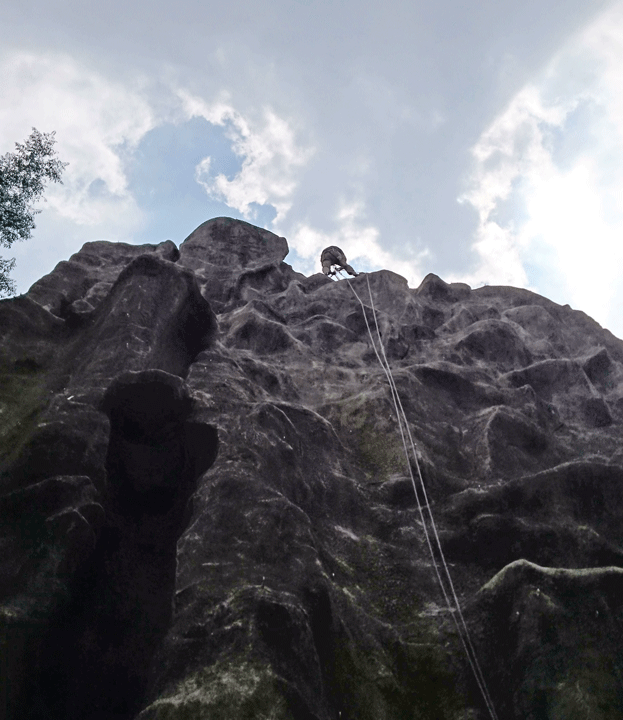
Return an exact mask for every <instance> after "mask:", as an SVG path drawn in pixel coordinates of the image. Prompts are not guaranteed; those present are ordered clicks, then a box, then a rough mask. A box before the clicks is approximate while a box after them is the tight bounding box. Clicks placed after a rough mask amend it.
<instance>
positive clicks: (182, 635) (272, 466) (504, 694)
mask: <svg viewBox="0 0 623 720" xmlns="http://www.w3.org/2000/svg"><path fill="white" fill-rule="evenodd" d="M287 252H288V246H287V242H286V240H285V238H280V237H277V236H276V235H274V234H272V233H270V232H268V231H266V230H262V229H260V228H256V227H253V226H252V225H249V224H248V223H244V222H241V221H237V220H232V219H229V218H216V219H214V220H210V221H208V222H206V223H204V224H203V225H201V226H200V227H199V228H197V230H195V232H193V233H192V234H191V235H190V236H189V238H187V239H186V240H185V241H184V242H183V243H182V244H181V245H180V247H179V250H178V248H177V247H176V246H175V245H174V244H173V243H172V242H171V241H167V242H164V243H160V244H158V245H143V246H130V245H126V244H123V243H104V242H97V243H87V244H86V245H85V246H84V248H83V249H82V250H81V251H80V252H78V253H76V254H75V255H74V256H72V258H70V260H69V261H67V262H62V263H59V265H58V266H57V267H56V269H55V270H54V271H53V272H52V273H50V275H48V276H46V277H44V278H42V279H41V280H40V281H38V282H37V283H35V285H34V286H33V287H32V288H31V290H30V291H29V292H28V293H27V294H26V295H23V296H20V297H17V298H12V299H8V300H3V301H0V542H1V548H2V552H1V553H0V628H1V632H0V643H1V645H0V654H1V657H2V662H1V663H0V672H1V673H2V676H1V677H0V693H1V698H0V700H1V702H2V708H3V709H4V708H7V710H6V717H7V718H8V719H9V720H22V719H24V720H43V718H46V720H47V719H48V718H63V719H65V718H66V719H67V720H83V719H84V720H102V719H106V720H112V719H113V718H115V719H116V720H121V719H123V720H125V719H127V720H131V719H134V718H136V719H139V718H140V720H164V719H165V718H166V720H178V719H179V720H181V719H182V718H184V719H185V720H187V719H194V718H197V720H199V719H200V718H201V719H204V718H224V719H228V718H231V719H232V720H233V719H236V720H239V718H266V719H268V718H271V719H274V720H281V719H283V720H285V719H286V718H288V719H294V720H299V719H301V720H335V719H336V718H341V719H342V720H347V719H351V720H355V719H356V720H368V719H369V720H378V718H388V719H396V720H398V719H400V720H402V719H403V718H430V719H431V720H439V719H443V718H448V720H467V719H471V720H476V719H480V718H487V717H491V716H492V715H491V711H490V710H489V709H488V708H487V706H486V704H485V701H484V700H483V696H482V693H481V692H480V690H479V688H478V684H477V682H476V680H475V679H474V676H473V674H472V671H471V669H470V665H469V663H468V661H467V658H466V655H465V652H464V648H463V646H462V644H461V642H460V639H459V636H458V635H457V630H456V625H455V623H454V615H456V613H454V614H453V613H451V612H450V611H449V610H448V609H447V606H446V604H445V601H444V597H443V594H442V592H441V590H440V588H439V585H438V583H437V579H436V573H435V568H434V566H433V562H432V560H431V556H430V553H429V549H428V545H427V542H426V536H425V532H424V530H425V527H424V525H423V523H422V520H421V516H420V513H419V510H418V503H417V500H418V497H419V499H420V500H423V499H424V493H423V491H421V490H420V491H419V492H418V497H416V494H415V493H414V490H413V485H412V483H411V478H410V474H409V465H408V464H407V460H406V459H405V456H404V452H403V446H402V441H401V435H400V432H399V427H398V423H397V419H396V416H395V414H394V406H393V403H392V398H391V393H390V390H389V385H388V382H387V377H386V374H385V372H384V371H383V369H382V367H381V366H380V364H379V361H378V359H377V354H376V352H375V350H374V348H373V345H372V342H371V339H370V335H369V332H368V327H370V329H371V331H372V333H373V336H374V337H375V338H377V337H378V336H377V334H376V332H377V331H376V325H377V324H378V327H379V329H380V333H381V336H382V343H383V350H384V352H385V354H386V356H387V358H388V360H389V363H390V366H391V369H392V373H393V377H394V379H395V383H396V386H397V389H398V393H399V395H400V400H401V403H402V405H403V407H404V411H405V414H406V416H407V418H408V421H409V429H410V432H411V434H412V436H413V438H414V440H415V443H416V445H417V453H418V462H419V465H420V467H421V468H422V475H423V480H424V483H425V487H426V494H427V497H428V500H429V501H430V508H431V510H432V514H433V516H434V518H435V521H436V525H437V530H438V534H439V539H440V543H441V546H442V548H443V550H444V555H445V557H446V560H447V562H448V564H449V568H450V573H451V576H452V578H453V580H454V584H455V589H456V593H457V597H458V599H459V601H460V604H461V607H462V609H463V613H464V617H465V621H466V623H467V626H468V628H469V631H470V638H471V642H472V643H473V646H474V649H475V651H476V655H477V657H478V659H479V661H480V666H481V668H482V675H483V677H484V679H485V682H486V685H487V688H488V691H489V693H490V697H491V705H492V707H493V709H494V712H496V713H497V716H498V717H499V718H500V720H501V719H502V718H512V719H514V718H517V720H519V718H521V719H525V718H534V720H536V719H538V720H541V718H551V719H552V720H554V718H556V719H558V718H575V717H578V718H579V717H582V718H584V717H590V718H619V717H621V708H623V659H622V658H623V632H622V630H623V626H622V623H623V608H622V605H623V523H622V521H621V518H622V517H623V443H622V442H621V440H622V433H621V427H622V426H621V423H622V422H623V342H621V341H620V340H618V339H617V338H615V337H614V336H613V335H612V334H611V333H609V332H608V331H605V330H603V329H602V328H601V327H600V326H599V325H597V323H595V322H594V321H592V320H591V319H590V318H588V317H587V316H586V315H585V314H583V313H581V312H578V311H574V310H572V309H570V308H569V307H568V306H565V307H561V306H560V305H557V304H556V303H553V302H551V301H549V300H547V299H545V298H543V297H540V296H538V295H535V294H534V293H531V292H528V291H526V290H520V289H516V288H510V287H483V288H479V289H477V290H471V289H470V288H469V287H468V286H467V285H464V284H457V283H455V284H447V283H445V282H443V280H441V279H440V278H438V277H436V276H435V275H428V276H427V277H426V278H424V280H423V281H422V283H421V285H420V287H418V288H415V289H413V288H409V287H408V284H407V282H406V281H405V280H404V278H402V277H400V276H398V275H396V274H395V273H392V272H389V271H387V270H382V271H379V272H374V273H369V274H361V275H360V276H359V277H357V278H355V279H351V280H350V281H348V282H347V281H345V280H340V281H338V282H334V281H332V280H331V279H330V278H328V277H326V276H324V275H322V273H318V274H315V275H312V276H311V277H305V276H304V275H301V274H300V273H297V272H295V271H294V270H293V269H292V268H291V267H290V266H289V265H288V264H287V263H286V262H284V259H285V258H286V256H287ZM357 296H359V298H360V299H361V302H362V304H363V308H362V305H361V304H360V302H359V300H358V298H357ZM373 307H374V310H373ZM377 349H378V346H377ZM411 465H412V466H414V465H415V462H414V460H413V459H412V460H411ZM427 529H428V530H430V525H427Z"/></svg>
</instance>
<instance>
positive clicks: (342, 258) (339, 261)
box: [320, 245, 358, 277]
mask: <svg viewBox="0 0 623 720" xmlns="http://www.w3.org/2000/svg"><path fill="white" fill-rule="evenodd" d="M320 262H321V263H322V272H323V273H324V274H325V275H335V270H333V269H332V268H333V266H334V265H335V266H337V269H338V270H346V272H347V273H348V274H349V275H353V276H354V277H357V275H358V273H356V272H355V271H354V270H353V269H352V267H351V266H350V265H349V264H348V263H347V262H346V255H344V253H343V252H342V251H341V250H340V248H339V247H336V246H335V245H330V246H329V247H328V248H325V249H324V250H323V251H322V254H321V255H320Z"/></svg>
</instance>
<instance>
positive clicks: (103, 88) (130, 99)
mask: <svg viewBox="0 0 623 720" xmlns="http://www.w3.org/2000/svg"><path fill="white" fill-rule="evenodd" d="M0 75H1V76H2V103H1V105H0V143H1V145H2V147H3V148H6V150H7V151H9V152H10V151H11V150H12V149H13V147H14V142H15V141H20V142H23V141H24V140H25V139H26V137H27V136H28V135H29V134H30V129H31V127H32V126H34V127H37V129H38V130H41V131H42V132H50V131H51V130H55V131H56V140H57V144H56V146H55V149H56V150H57V152H58V156H59V158H60V159H61V160H63V161H64V162H69V163H70V164H69V166H68V167H67V168H66V169H65V172H64V174H63V185H58V184H54V185H51V186H50V187H49V188H48V190H47V191H46V199H47V201H48V204H47V207H46V210H48V211H49V210H53V211H56V213H58V214H59V215H60V216H61V217H63V218H65V219H66V220H68V221H70V222H73V223H75V224H76V225H79V226H90V227H92V228H93V227H98V228H99V229H100V231H101V232H102V233H103V234H106V235H108V236H112V237H114V236H116V235H122V236H127V235H128V234H129V233H131V232H132V230H133V229H134V228H136V227H138V226H139V225H140V224H141V221H142V219H141V213H140V211H139V209H138V207H137V206H136V204H135V202H134V200H133V198H132V197H131V196H130V195H129V193H128V192H127V187H126V178H125V174H124V171H123V162H122V157H121V154H120V146H121V145H125V146H126V147H132V146H134V145H135V144H136V143H138V142H139V141H140V139H141V138H142V137H143V135H144V134H145V133H146V132H147V131H148V130H149V129H151V128H152V127H153V126H154V118H153V115H152V112H151V110H150V107H149V104H148V102H147V101H146V100H145V99H144V98H143V96H142V92H141V87H140V80H138V79H137V80H136V81H135V83H134V85H135V86H134V87H127V86H125V85H123V84H122V83H120V82H115V81H112V80H110V79H108V78H105V77H104V76H102V75H101V74H98V73H97V72H94V71H93V70H91V69H90V68H88V67H86V66H84V65H82V64H80V63H79V62H77V61H76V60H75V59H73V58H71V57H69V56H67V55H61V54H35V53H27V52H11V53H6V54H5V55H4V56H3V57H2V58H1V59H0ZM94 181H97V183H96V185H97V186H99V189H98V192H97V193H94V192H93V190H94V187H95V186H94V185H92V183H94Z"/></svg>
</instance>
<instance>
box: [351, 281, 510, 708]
mask: <svg viewBox="0 0 623 720" xmlns="http://www.w3.org/2000/svg"><path fill="white" fill-rule="evenodd" d="M338 272H339V271H338ZM340 277H341V275H340ZM345 279H346V281H347V282H348V285H349V287H350V289H351V290H352V291H353V294H354V295H355V297H356V298H357V300H358V301H359V304H360V305H361V310H362V312H363V318H364V320H365V323H366V327H367V329H368V334H369V336H370V341H371V343H372V347H373V349H374V353H375V355H376V357H377V360H378V361H379V364H380V365H381V368H382V369H383V372H384V373H385V376H386V377H387V382H388V383H389V387H390V392H391V395H392V401H393V403H394V409H395V411H396V418H397V420H398V428H399V430H400V437H401V440H402V446H403V449H404V453H405V458H406V460H407V467H408V468H409V475H410V477H411V484H412V486H413V492H414V494H415V500H416V502H417V506H418V511H419V514H420V518H421V520H422V527H423V529H424V535H425V537H426V543H427V545H428V549H429V552H430V555H431V559H432V562H433V567H434V568H435V574H436V575H437V580H438V582H439V586H440V587H441V592H442V594H443V596H444V599H445V601H446V605H447V606H448V610H449V611H450V616H451V617H452V619H453V621H454V624H455V626H456V629H457V633H458V635H459V638H460V640H461V644H462V645H463V649H464V650H465V654H466V655H467V660H468V662H469V665H470V667H471V669H472V672H473V673H474V677H475V679H476V683H477V684H478V688H479V689H480V692H481V694H482V697H483V699H484V701H485V704H486V706H487V710H488V711H489V714H490V715H491V717H492V719H493V720H498V717H497V714H496V712H495V708H494V706H493V701H492V700H491V696H490V694H489V690H488V688H487V684H486V682H485V678H484V675H483V673H482V669H481V667H480V663H479V662H478V657H477V656H476V651H475V649H474V646H473V644H472V641H471V638H470V635H469V631H468V629H467V624H466V622H465V618H464V616H463V612H462V610H461V605H460V603H459V600H458V597H457V594H456V591H455V589H454V583H453V582H452V578H451V576H450V570H449V568H448V563H447V562H446V558H445V555H444V552H443V549H442V547H441V541H440V540H439V534H438V532H437V526H436V524H435V519H434V518H433V513H432V510H431V506H430V502H429V500H428V494H427V492H426V487H425V485H424V479H423V477H422V471H421V469H420V463H419V460H418V457H417V452H416V447H415V443H414V441H413V437H412V435H411V430H410V428H409V423H408V422H407V416H406V414H405V411H404V408H403V406H402V402H401V400H400V395H399V394H398V389H397V388H396V383H395V381H394V378H393V376H392V371H391V367H390V365H389V361H388V360H387V355H386V353H385V348H384V347H383V339H382V336H381V331H380V329H379V325H378V322H377V319H376V310H375V308H374V299H373V298H372V290H371V288H370V279H369V276H368V274H366V280H367V282H368V294H369V296H370V307H371V309H372V317H373V319H374V325H375V327H376V332H377V335H378V337H379V346H380V348H381V354H382V356H383V358H381V354H379V352H378V350H377V349H376V343H375V341H374V336H373V334H372V329H371V328H370V324H369V322H368V317H367V315H366V309H365V306H364V304H363V302H362V300H361V298H360V297H359V295H357V293H356V291H355V288H354V287H353V286H352V284H351V282H350V279H349V278H345ZM403 425H404V429H403ZM405 430H406V434H407V436H408V438H409V444H410V446H411V452H412V454H413V458H414V460H415V467H416V470H417V475H418V480H419V484H420V487H421V490H422V497H423V498H424V505H425V507H426V509H427V510H428V515H429V518H430V524H431V528H432V530H433V534H434V536H435V543H436V545H437V549H438V551H439V557H440V558H441V562H442V564H443V568H444V572H445V576H446V578H447V582H448V585H449V588H450V592H451V594H452V599H453V600H454V605H453V604H452V601H451V600H450V597H449V594H448V592H447V591H446V587H445V584H444V583H443V581H442V577H441V573H440V571H439V566H438V564H437V559H436V557H435V552H434V550H433V544H432V542H431V539H430V535H429V532H428V527H427V524H426V520H425V518H424V510H423V506H422V503H421V501H420V497H419V496H418V492H417V486H416V483H415V477H414V475H413V468H412V466H411V462H410V459H409V451H408V448H407V442H406V439H405ZM455 611H456V612H455ZM457 615H458V617H459V619H460V624H459V621H458V620H457Z"/></svg>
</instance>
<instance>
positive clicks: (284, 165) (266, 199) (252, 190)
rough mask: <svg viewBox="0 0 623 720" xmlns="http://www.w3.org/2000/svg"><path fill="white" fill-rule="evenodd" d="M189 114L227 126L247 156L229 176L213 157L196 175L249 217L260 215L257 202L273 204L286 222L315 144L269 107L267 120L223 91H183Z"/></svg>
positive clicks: (213, 195)
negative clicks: (305, 142)
mask: <svg viewBox="0 0 623 720" xmlns="http://www.w3.org/2000/svg"><path fill="white" fill-rule="evenodd" d="M178 95H179V97H180V99H181V101H182V104H183V106H184V108H185V112H186V113H187V115H188V117H197V116H199V117H203V118H205V119H206V120H207V121H208V122H210V123H213V124H215V125H222V126H226V127H227V137H228V138H229V139H230V140H231V142H232V149H233V151H234V152H235V153H236V155H238V157H241V158H242V159H243V160H242V167H241V169H240V171H239V172H238V173H237V174H236V176H235V177H234V178H233V179H232V180H229V179H228V178H227V177H226V176H225V175H224V174H222V173H221V174H218V175H216V176H212V175H211V173H210V170H211V163H210V158H209V157H207V158H205V159H204V160H202V162H201V163H199V164H198V165H197V167H196V169H195V179H196V180H197V182H198V183H200V184H201V185H202V186H203V187H204V189H205V191H206V193H207V194H208V197H210V198H212V199H215V200H219V201H222V202H225V203H226V204H227V205H229V206H230V207H232V208H234V209H236V210H238V211H239V212H240V213H241V214H242V215H243V217H245V218H246V219H247V220H253V219H255V212H256V211H255V209H254V208H253V207H252V205H253V204H254V203H257V204H258V205H272V206H273V207H274V208H275V210H276V212H277V216H276V218H275V220H274V222H275V223H278V222H280V221H281V220H283V218H284V217H285V215H286V213H287V212H288V210H289V209H290V208H291V207H292V196H293V193H294V191H295V189H296V187H297V185H298V173H299V169H300V168H302V167H303V166H304V165H305V164H306V163H307V161H308V160H309V158H310V157H311V156H312V155H313V152H314V150H313V148H311V147H302V146H300V145H298V144H297V142H296V138H295V132H294V130H293V129H292V127H291V126H290V124H289V123H288V122H287V121H286V120H284V119H283V118H280V117H278V116H277V115H276V114H275V113H274V112H273V111H272V110H271V109H270V108H265V109H264V112H263V117H262V119H261V121H259V122H254V121H252V120H250V119H249V118H245V117H243V115H242V114H241V113H239V112H238V111H237V110H236V109H235V108H234V107H233V106H232V105H231V104H230V103H229V98H228V96H227V95H226V94H223V95H222V96H221V97H220V98H219V99H218V100H216V101H215V102H214V103H208V102H206V101H204V100H202V99H201V98H198V97H196V96H193V95H191V94H190V93H189V92H188V91H186V90H178Z"/></svg>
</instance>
